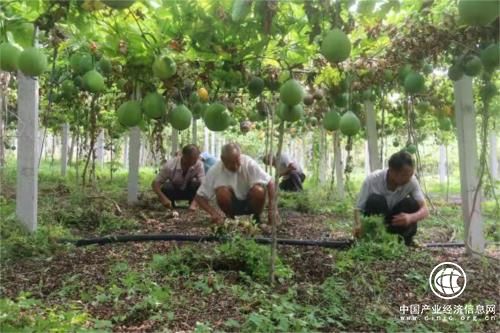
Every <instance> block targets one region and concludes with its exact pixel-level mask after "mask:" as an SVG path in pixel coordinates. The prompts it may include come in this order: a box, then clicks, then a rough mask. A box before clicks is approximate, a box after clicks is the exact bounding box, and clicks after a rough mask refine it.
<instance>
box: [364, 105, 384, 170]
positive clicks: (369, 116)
mask: <svg viewBox="0 0 500 333" xmlns="http://www.w3.org/2000/svg"><path fill="white" fill-rule="evenodd" d="M365 111H366V136H367V140H368V155H369V162H370V171H375V170H378V169H381V168H382V163H381V161H380V160H379V150H378V134H377V116H376V114H375V108H374V106H373V102H372V101H365Z"/></svg>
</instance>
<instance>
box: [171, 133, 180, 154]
mask: <svg viewBox="0 0 500 333" xmlns="http://www.w3.org/2000/svg"><path fill="white" fill-rule="evenodd" d="M178 150H179V131H178V130H176V129H174V128H172V146H171V150H170V156H172V157H173V156H175V155H176V154H177V151H178Z"/></svg>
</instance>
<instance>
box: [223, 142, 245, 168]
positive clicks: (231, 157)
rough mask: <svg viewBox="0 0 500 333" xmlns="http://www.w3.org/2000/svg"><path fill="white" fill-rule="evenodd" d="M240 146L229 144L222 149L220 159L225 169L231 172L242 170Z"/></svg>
mask: <svg viewBox="0 0 500 333" xmlns="http://www.w3.org/2000/svg"><path fill="white" fill-rule="evenodd" d="M240 155H241V151H240V146H238V144H236V143H228V144H226V145H224V146H223V147H222V150H221V154H220V159H221V160H222V163H224V167H226V169H228V170H229V171H232V172H236V171H238V169H239V168H240V165H241V162H240Z"/></svg>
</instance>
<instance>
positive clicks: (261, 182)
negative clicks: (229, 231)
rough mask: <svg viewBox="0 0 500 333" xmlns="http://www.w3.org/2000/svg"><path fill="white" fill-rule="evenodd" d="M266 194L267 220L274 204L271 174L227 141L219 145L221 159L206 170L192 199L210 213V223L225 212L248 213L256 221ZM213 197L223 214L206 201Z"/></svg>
mask: <svg viewBox="0 0 500 333" xmlns="http://www.w3.org/2000/svg"><path fill="white" fill-rule="evenodd" d="M266 194H267V196H268V198H269V204H268V205H269V220H271V216H272V212H273V206H274V204H273V200H274V183H273V181H272V179H271V176H270V175H269V174H267V173H266V172H265V171H264V170H263V169H262V168H261V167H260V166H259V165H258V164H257V162H255V161H254V160H253V159H252V158H250V157H249V156H247V155H244V154H241V151H240V147H239V146H238V145H237V144H235V143H229V144H226V145H225V146H223V147H222V151H221V160H220V161H218V162H217V163H216V164H215V165H214V166H213V167H211V168H210V170H209V171H208V173H207V174H206V176H205V181H204V182H203V183H202V184H201V186H200V188H199V189H198V192H197V193H196V197H195V200H196V202H197V203H198V206H200V207H201V208H202V209H203V210H205V211H206V212H207V213H209V214H210V216H211V218H212V222H214V223H218V224H219V223H223V221H224V217H225V216H227V217H230V218H234V216H236V215H250V214H252V215H253V218H254V219H255V220H256V222H260V215H261V213H262V211H263V209H264V204H265V201H266ZM213 197H215V198H216V202H217V205H218V206H219V208H220V209H221V210H222V212H223V214H222V213H221V212H219V210H217V209H216V208H214V207H212V206H211V205H210V203H209V200H210V199H212V198H213ZM224 215H225V216H224Z"/></svg>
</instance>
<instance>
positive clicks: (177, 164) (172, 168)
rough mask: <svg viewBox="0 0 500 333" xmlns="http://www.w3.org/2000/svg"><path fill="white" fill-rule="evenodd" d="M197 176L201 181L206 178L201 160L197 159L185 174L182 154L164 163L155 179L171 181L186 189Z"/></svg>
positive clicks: (163, 181) (162, 181)
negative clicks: (182, 165)
mask: <svg viewBox="0 0 500 333" xmlns="http://www.w3.org/2000/svg"><path fill="white" fill-rule="evenodd" d="M195 178H196V179H197V180H199V181H200V182H203V179H204V178H205V171H204V169H203V163H202V162H201V160H198V161H196V163H195V164H194V165H193V166H191V167H190V168H189V169H188V170H187V172H186V173H185V174H184V172H182V167H181V156H178V157H174V158H172V159H170V160H168V161H167V162H166V163H165V164H164V165H163V167H162V168H161V170H160V172H159V173H158V175H157V176H156V178H155V181H157V182H159V183H160V184H163V183H165V182H166V181H170V182H171V183H172V184H173V185H174V186H175V187H177V188H179V189H181V190H184V189H186V186H187V184H188V183H189V182H190V181H191V180H193V179H195Z"/></svg>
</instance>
